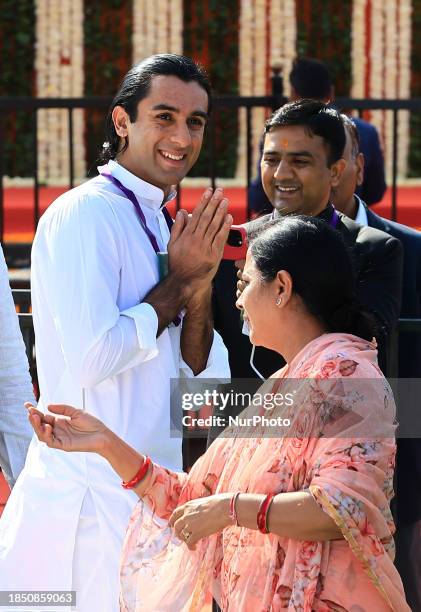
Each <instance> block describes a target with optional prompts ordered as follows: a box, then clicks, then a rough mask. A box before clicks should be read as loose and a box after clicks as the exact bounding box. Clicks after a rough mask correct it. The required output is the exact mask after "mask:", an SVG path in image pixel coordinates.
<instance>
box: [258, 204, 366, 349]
mask: <svg viewBox="0 0 421 612" xmlns="http://www.w3.org/2000/svg"><path fill="white" fill-rule="evenodd" d="M250 251H251V255H252V256H253V259H254V261H255V262H256V266H257V268H258V269H259V271H260V275H261V278H262V280H263V281H264V282H271V281H273V280H274V279H275V277H276V275H277V273H278V272H279V270H286V271H287V272H289V274H290V275H291V278H292V282H293V291H294V292H295V293H297V294H298V295H299V296H300V297H301V299H302V300H303V302H304V304H305V306H306V308H307V310H308V311H309V312H310V313H311V314H312V315H313V316H314V317H317V318H318V319H319V320H320V321H321V322H322V323H323V325H324V326H325V327H326V329H327V330H328V331H330V332H344V333H349V334H355V335H356V336H360V337H361V338H365V339H366V340H371V339H372V337H373V336H375V335H376V329H375V324H374V322H373V319H372V317H371V315H370V314H368V313H367V312H365V311H364V309H363V308H362V307H361V305H360V303H359V301H358V299H357V297H356V290H357V280H356V276H355V271H354V267H353V263H352V258H351V254H350V252H349V251H348V249H347V247H346V245H345V242H344V240H343V238H342V235H341V233H340V232H337V231H336V230H334V229H333V228H332V227H330V225H329V224H328V223H326V221H323V220H322V219H317V218H316V217H307V216H302V215H296V216H291V217H282V218H279V219H277V220H276V221H274V222H272V224H270V225H269V226H264V227H262V229H261V231H260V232H259V231H258V232H257V235H256V236H255V238H254V239H252V241H251V244H250Z"/></svg>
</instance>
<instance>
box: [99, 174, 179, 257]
mask: <svg viewBox="0 0 421 612" xmlns="http://www.w3.org/2000/svg"><path fill="white" fill-rule="evenodd" d="M99 173H100V174H101V176H104V177H105V178H106V179H108V180H109V181H110V182H111V183H113V185H115V186H116V187H117V188H118V189H120V191H121V192H122V193H124V195H125V196H126V198H127V199H128V200H130V202H131V203H132V204H133V206H134V209H135V212H136V215H137V218H138V219H139V222H140V225H141V226H142V228H143V231H144V232H145V234H146V235H147V237H148V239H149V242H150V243H151V245H152V248H153V250H154V251H155V253H159V252H160V251H161V249H160V248H159V246H158V242H157V240H156V236H155V235H154V234H153V233H152V232H151V230H150V229H149V227H148V224H147V223H146V218H145V215H144V212H143V210H142V208H141V206H140V204H139V202H138V200H137V198H136V196H135V194H134V193H133V191H131V190H130V189H127V187H125V186H124V185H123V183H122V182H121V181H119V180H118V179H117V178H116V177H115V176H113V175H112V174H111V172H110V170H109V168H108V166H103V167H102V168H100V169H99ZM162 213H163V215H164V218H165V221H166V223H167V225H168V229H169V230H171V226H172V224H173V220H172V219H171V217H170V214H169V212H168V211H167V210H166V208H163V209H162Z"/></svg>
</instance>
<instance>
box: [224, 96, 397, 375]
mask: <svg viewBox="0 0 421 612" xmlns="http://www.w3.org/2000/svg"><path fill="white" fill-rule="evenodd" d="M344 146H345V130H344V126H343V123H342V120H341V118H340V115H339V113H337V112H336V111H334V110H333V109H329V108H328V107H327V106H326V105H325V104H323V103H321V102H316V101H314V100H301V101H297V102H293V103H290V104H287V105H285V106H283V107H282V108H281V109H279V110H278V111H276V112H275V113H274V115H272V117H271V118H270V119H269V121H268V122H267V123H266V127H265V139H264V152H263V157H262V165H261V168H262V181H263V187H264V189H265V192H266V194H267V196H268V198H269V200H270V201H271V203H272V206H273V212H272V213H271V214H270V215H267V216H265V217H261V218H259V219H256V220H255V221H254V222H252V223H251V224H249V225H248V229H249V230H252V229H253V227H254V226H255V225H260V224H262V223H265V222H267V221H268V220H271V219H276V218H277V217H279V216H281V217H282V216H284V215H290V214H294V213H295V214H305V215H309V216H317V217H320V218H322V219H325V220H326V222H327V223H331V224H332V225H335V227H336V229H337V230H338V231H339V232H340V233H341V235H342V236H343V238H344V240H345V242H346V244H347V245H349V248H350V250H351V252H352V256H353V259H354V265H355V270H356V274H357V278H358V296H359V299H360V301H361V303H362V305H363V306H364V307H365V308H366V309H367V310H369V311H371V313H372V314H373V316H374V317H375V319H376V322H377V327H378V330H379V333H378V334H377V341H378V343H379V348H380V353H379V354H380V362H381V367H382V368H383V371H385V370H386V368H387V351H386V346H387V343H388V341H389V337H390V334H391V332H392V330H393V329H394V327H395V325H396V322H397V319H398V315H399V312H400V297H401V275H402V269H401V268H402V247H401V245H400V243H399V241H398V240H396V239H395V238H392V237H391V236H389V235H388V234H385V233H384V232H381V231H379V230H377V229H374V228H369V227H361V226H360V225H357V224H356V223H355V222H354V221H352V220H351V219H348V218H347V217H345V216H344V215H342V214H340V213H335V210H334V208H333V207H332V205H331V203H330V193H331V190H332V188H333V187H335V186H337V184H338V182H339V180H340V178H341V174H342V173H343V171H344V169H345V167H346V162H345V161H344V160H343V159H342V152H343V150H344ZM235 292H236V270H235V267H234V265H233V263H232V262H228V261H225V262H222V264H221V267H220V269H219V271H218V274H217V276H216V278H215V282H214V318H215V328H216V329H218V331H219V332H220V333H221V335H222V337H223V340H224V342H225V345H226V346H227V348H228V353H229V359H230V367H231V373H232V376H233V377H254V376H255V373H254V371H253V370H252V369H251V367H250V364H249V361H250V353H251V345H250V344H249V342H248V338H247V337H245V336H244V334H242V331H241V329H242V324H241V320H240V313H239V311H238V310H236V308H235V306H234V299H235ZM254 363H255V365H256V367H257V369H258V370H259V371H260V372H261V373H262V374H263V375H264V376H265V377H267V376H269V375H270V374H272V373H273V372H274V371H276V369H278V368H279V367H280V366H281V365H282V360H281V358H280V357H279V356H278V355H276V354H274V353H273V352H272V351H268V350H266V349H263V348H262V347H257V348H256V354H255V360H254Z"/></svg>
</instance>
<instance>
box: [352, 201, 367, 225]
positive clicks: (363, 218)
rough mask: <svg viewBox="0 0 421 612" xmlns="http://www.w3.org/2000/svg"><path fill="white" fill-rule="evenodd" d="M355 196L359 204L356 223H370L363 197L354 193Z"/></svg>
mask: <svg viewBox="0 0 421 612" xmlns="http://www.w3.org/2000/svg"><path fill="white" fill-rule="evenodd" d="M354 198H355V200H356V202H357V204H358V211H357V215H356V217H355V219H354V221H355V223H358V225H362V226H364V225H368V219H367V211H366V209H365V206H364V204H363V203H362V200H361V198H359V197H358V196H357V195H356V194H354Z"/></svg>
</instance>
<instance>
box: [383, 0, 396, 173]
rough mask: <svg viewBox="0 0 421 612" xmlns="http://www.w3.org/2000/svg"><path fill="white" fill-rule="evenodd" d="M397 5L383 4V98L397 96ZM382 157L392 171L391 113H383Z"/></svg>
mask: <svg viewBox="0 0 421 612" xmlns="http://www.w3.org/2000/svg"><path fill="white" fill-rule="evenodd" d="M397 17H398V15H397V6H396V1H395V0H389V2H387V3H386V4H385V6H384V20H385V33H386V36H385V45H384V58H383V60H384V65H383V70H384V90H383V95H384V97H385V98H396V97H397V43H398V35H399V30H398V28H397V25H398V20H397ZM383 133H384V158H385V169H386V172H387V173H388V174H391V171H392V159H393V113H392V111H385V113H384V114H383Z"/></svg>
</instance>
